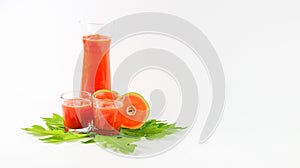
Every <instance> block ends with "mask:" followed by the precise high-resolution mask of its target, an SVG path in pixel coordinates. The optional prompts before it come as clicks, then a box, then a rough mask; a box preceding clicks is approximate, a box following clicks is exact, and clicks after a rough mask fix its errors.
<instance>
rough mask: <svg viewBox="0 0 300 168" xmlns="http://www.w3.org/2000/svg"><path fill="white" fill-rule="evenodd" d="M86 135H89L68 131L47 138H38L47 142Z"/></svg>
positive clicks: (56, 141)
mask: <svg viewBox="0 0 300 168" xmlns="http://www.w3.org/2000/svg"><path fill="white" fill-rule="evenodd" d="M88 136H89V135H88V134H76V133H71V132H68V133H63V134H57V135H53V136H50V137H47V138H40V140H41V141H45V142H48V143H59V142H66V141H72V140H77V139H81V138H85V137H88Z"/></svg>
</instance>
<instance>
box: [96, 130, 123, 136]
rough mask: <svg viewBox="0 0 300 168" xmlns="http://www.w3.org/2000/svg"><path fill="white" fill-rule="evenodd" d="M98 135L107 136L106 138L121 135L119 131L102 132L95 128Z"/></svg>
mask: <svg viewBox="0 0 300 168" xmlns="http://www.w3.org/2000/svg"><path fill="white" fill-rule="evenodd" d="M93 131H94V132H95V133H96V134H100V135H105V136H112V135H118V134H119V133H120V131H119V130H116V129H114V130H102V129H98V128H94V130H93Z"/></svg>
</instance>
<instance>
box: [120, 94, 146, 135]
mask: <svg viewBox="0 0 300 168" xmlns="http://www.w3.org/2000/svg"><path fill="white" fill-rule="evenodd" d="M120 99H123V107H122V109H121V111H120V112H121V115H122V119H121V123H122V124H121V126H122V127H123V128H130V129H136V128H139V127H141V126H142V125H143V124H144V123H145V121H146V120H147V118H148V115H149V105H148V103H147V101H146V100H145V99H144V98H143V97H142V96H141V95H140V94H138V93H133V92H131V93H128V94H125V95H123V96H122V97H121V98H120Z"/></svg>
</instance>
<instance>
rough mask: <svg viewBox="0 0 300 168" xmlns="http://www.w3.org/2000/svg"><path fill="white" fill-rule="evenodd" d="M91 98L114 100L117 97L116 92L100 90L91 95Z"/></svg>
mask: <svg viewBox="0 0 300 168" xmlns="http://www.w3.org/2000/svg"><path fill="white" fill-rule="evenodd" d="M93 96H94V97H95V98H97V99H103V100H104V99H111V100H116V99H117V98H118V96H119V94H118V92H115V91H112V90H107V89H101V90H97V91H96V92H94V93H93Z"/></svg>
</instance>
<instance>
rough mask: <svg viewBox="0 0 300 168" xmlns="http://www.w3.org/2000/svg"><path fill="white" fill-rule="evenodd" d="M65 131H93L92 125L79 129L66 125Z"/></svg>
mask: <svg viewBox="0 0 300 168" xmlns="http://www.w3.org/2000/svg"><path fill="white" fill-rule="evenodd" d="M65 131H66V132H74V133H88V132H91V131H92V126H88V127H86V128H78V129H73V128H68V127H65Z"/></svg>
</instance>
